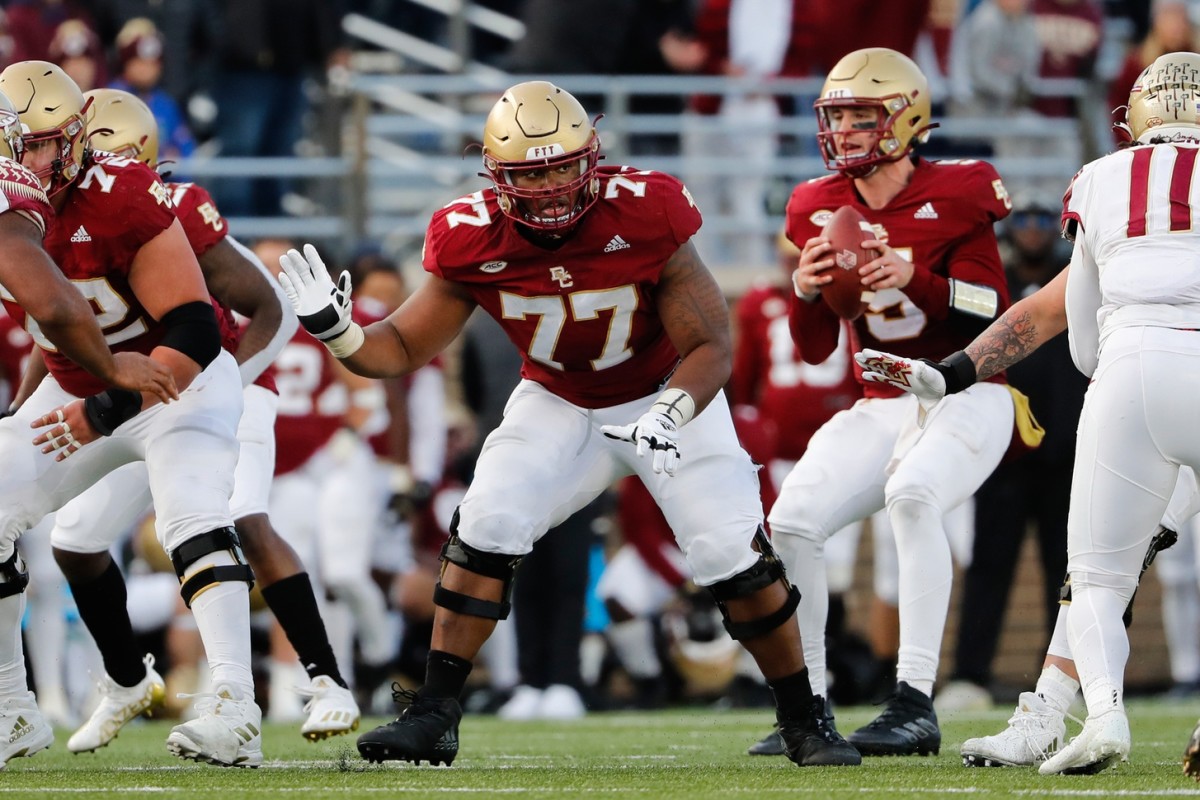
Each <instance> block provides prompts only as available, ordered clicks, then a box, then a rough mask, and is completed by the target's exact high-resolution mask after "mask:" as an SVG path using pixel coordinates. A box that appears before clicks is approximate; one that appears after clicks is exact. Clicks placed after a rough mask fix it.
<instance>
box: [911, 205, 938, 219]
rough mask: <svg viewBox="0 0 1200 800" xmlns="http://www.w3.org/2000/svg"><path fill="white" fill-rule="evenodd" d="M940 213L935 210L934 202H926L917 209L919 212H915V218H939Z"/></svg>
mask: <svg viewBox="0 0 1200 800" xmlns="http://www.w3.org/2000/svg"><path fill="white" fill-rule="evenodd" d="M937 218H938V213H937V212H936V211H934V210H933V203H926V204H925V205H923V206H921V207H920V208H918V209H917V213H915V214H913V219H937Z"/></svg>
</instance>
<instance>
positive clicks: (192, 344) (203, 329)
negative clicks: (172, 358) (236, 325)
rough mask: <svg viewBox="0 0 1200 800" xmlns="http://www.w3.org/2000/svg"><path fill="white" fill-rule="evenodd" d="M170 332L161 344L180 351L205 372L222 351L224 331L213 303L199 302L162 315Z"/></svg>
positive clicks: (187, 304) (176, 308) (186, 304)
mask: <svg viewBox="0 0 1200 800" xmlns="http://www.w3.org/2000/svg"><path fill="white" fill-rule="evenodd" d="M162 323H163V325H166V326H167V333H166V335H165V336H163V339H162V341H161V342H159V344H161V345H162V346H163V347H169V348H171V349H172V350H178V351H179V352H181V353H183V354H184V355H185V356H187V357H188V358H190V359H191V360H192V361H195V362H196V363H197V364H199V365H200V369H205V368H206V367H207V366H208V365H209V364H211V363H212V361H213V359H214V358H216V357H217V356H218V355H219V354H220V352H221V329H220V328H219V327H217V316H216V314H215V313H213V307H212V304H211V303H204V302H201V301H199V300H196V301H194V302H191V303H184V304H183V305H181V306H177V307H175V308H173V309H171V310H170V311H168V312H167V313H166V314H163V318H162Z"/></svg>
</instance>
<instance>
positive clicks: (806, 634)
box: [771, 523, 829, 697]
mask: <svg viewBox="0 0 1200 800" xmlns="http://www.w3.org/2000/svg"><path fill="white" fill-rule="evenodd" d="M810 537H816V534H815V533H813V534H806V535H800V534H799V532H791V533H787V532H784V531H782V530H780V529H779V525H778V523H776V524H775V525H774V529H773V535H772V537H771V543H772V544H773V545H774V546H775V552H776V553H778V554H779V558H780V559H781V560H782V561H783V566H784V569H786V570H787V576H788V579H789V580H790V581H791V582H792V583H793V584H795V585H796V588H798V589H799V590H800V606H799V608H797V609H796V620H797V622H799V623H800V638H801V640H802V642H803V646H804V665H805V666H806V667H808V682H809V685H810V686H812V692H813V694H815V695H820V696H821V697H828V696H829V695H828V687H827V684H826V681H825V623H826V621H827V619H828V617H829V583H828V580H827V578H826V575H825V542H824V541H820V542H818V541H814V538H810Z"/></svg>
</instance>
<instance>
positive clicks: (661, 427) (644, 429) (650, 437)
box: [600, 411, 679, 475]
mask: <svg viewBox="0 0 1200 800" xmlns="http://www.w3.org/2000/svg"><path fill="white" fill-rule="evenodd" d="M600 431H601V433H603V434H604V435H605V436H607V437H608V438H610V439H617V440H619V441H622V442H633V443H634V444H636V445H637V454H638V457H639V458H645V456H646V454H647V453H653V454H654V461H653V463H652V464H651V467H652V468H653V469H654V471H655V472H665V473H667V474H668V475H674V474H675V470H677V469H678V468H679V428H678V427H676V425H675V420H673V419H671V418H670V417H669V416H667V415H666V414H660V413H659V412H657V411H647V412H646V413H645V414H642V416H641V417H639V418H638V421H637V422H635V423H633V424H632V425H603V426H601V428H600Z"/></svg>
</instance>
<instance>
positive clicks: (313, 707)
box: [296, 675, 361, 742]
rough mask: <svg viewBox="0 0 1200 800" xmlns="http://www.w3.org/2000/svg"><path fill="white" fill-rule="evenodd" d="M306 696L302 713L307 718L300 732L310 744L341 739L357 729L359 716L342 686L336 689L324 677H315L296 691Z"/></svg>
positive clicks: (353, 703)
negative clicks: (331, 738)
mask: <svg viewBox="0 0 1200 800" xmlns="http://www.w3.org/2000/svg"><path fill="white" fill-rule="evenodd" d="M296 691H297V692H299V693H300V695H301V696H302V697H307V698H308V702H307V703H305V704H304V711H305V712H306V713H307V714H308V719H306V720H304V724H303V725H301V726H300V733H301V735H303V736H304V738H305V739H308V740H309V741H310V742H316V741H319V740H321V739H328V738H329V737H330V736H341V735H342V734H344V733H349V732H350V731H356V730H358V721H359V718H360V716H361V715H360V714H359V711H358V703H355V702H354V695H353V693H351V691H350V690H349V689H347V688H345V687H343V686H338V684H337V683H336V682H334V680H333V679H332V678H330V677H328V676H326V675H318V676H317V677H315V678H313V679H312V682H311V683H309V684H308V686H305V687H302V688H300V689H297V690H296Z"/></svg>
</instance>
